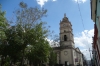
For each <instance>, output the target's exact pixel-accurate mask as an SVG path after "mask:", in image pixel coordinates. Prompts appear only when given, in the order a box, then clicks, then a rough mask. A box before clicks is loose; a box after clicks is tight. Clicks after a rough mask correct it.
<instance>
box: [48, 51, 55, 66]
mask: <svg viewBox="0 0 100 66" xmlns="http://www.w3.org/2000/svg"><path fill="white" fill-rule="evenodd" d="M56 63H57V54H56V53H55V52H54V51H53V49H51V50H50V57H49V65H50V66H52V65H55V64H56Z"/></svg>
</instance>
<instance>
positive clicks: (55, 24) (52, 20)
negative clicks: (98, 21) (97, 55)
mask: <svg viewBox="0 0 100 66" xmlns="http://www.w3.org/2000/svg"><path fill="white" fill-rule="evenodd" d="M21 1H24V2H25V3H27V5H28V7H38V8H40V9H42V8H44V9H47V17H45V18H42V21H45V22H47V24H48V25H49V26H50V30H51V31H54V33H55V34H57V35H59V27H60V26H59V23H60V20H62V18H63V17H64V13H66V16H67V17H68V19H69V21H70V22H71V24H72V28H73V34H74V42H75V47H79V48H80V50H81V51H82V53H83V54H84V55H85V56H86V58H87V59H90V53H89V48H90V50H92V47H91V43H92V36H93V34H94V22H93V21H92V20H91V8H90V0H0V4H2V10H4V11H6V17H7V19H13V17H14V16H15V15H14V14H13V11H14V10H16V9H18V8H19V3H20V2H21ZM78 3H79V8H80V11H79V8H78ZM80 13H81V16H82V18H81V16H80ZM82 20H83V21H82Z"/></svg>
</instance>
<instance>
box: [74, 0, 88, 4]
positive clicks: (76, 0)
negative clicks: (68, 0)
mask: <svg viewBox="0 0 100 66" xmlns="http://www.w3.org/2000/svg"><path fill="white" fill-rule="evenodd" d="M74 1H75V2H78V3H85V2H86V1H87V0H74Z"/></svg>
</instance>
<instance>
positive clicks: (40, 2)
mask: <svg viewBox="0 0 100 66" xmlns="http://www.w3.org/2000/svg"><path fill="white" fill-rule="evenodd" d="M36 1H37V3H38V4H39V5H40V6H41V7H43V5H45V3H46V2H48V1H49V0H36ZM51 1H53V2H54V1H57V0H51Z"/></svg>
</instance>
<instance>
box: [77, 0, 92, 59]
mask: <svg viewBox="0 0 100 66" xmlns="http://www.w3.org/2000/svg"><path fill="white" fill-rule="evenodd" d="M78 1H79V0H77V4H78V9H79V12H80V17H81V20H82V25H83V28H84V30H85V27H84V23H83V18H82V14H81V10H80V6H79V3H78ZM86 39H87V38H86ZM88 48H89V52H90V51H91V50H90V47H89V45H88ZM90 59H92V57H91V52H90Z"/></svg>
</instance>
